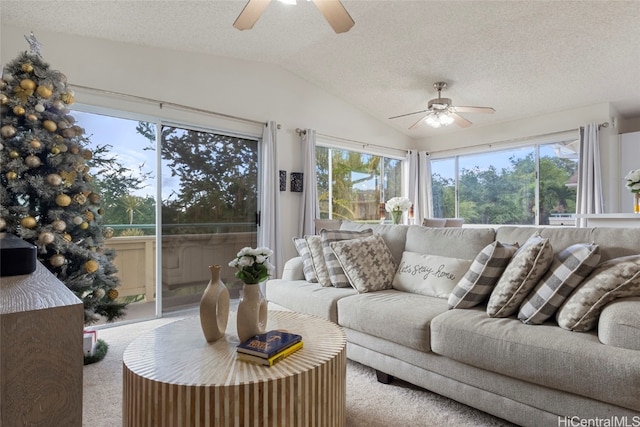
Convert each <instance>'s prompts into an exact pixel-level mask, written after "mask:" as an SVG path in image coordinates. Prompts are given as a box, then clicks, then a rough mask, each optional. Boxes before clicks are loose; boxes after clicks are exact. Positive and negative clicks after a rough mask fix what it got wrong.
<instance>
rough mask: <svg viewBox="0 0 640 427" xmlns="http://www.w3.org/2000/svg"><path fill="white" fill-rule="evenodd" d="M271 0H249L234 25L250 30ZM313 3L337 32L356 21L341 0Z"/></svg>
mask: <svg viewBox="0 0 640 427" xmlns="http://www.w3.org/2000/svg"><path fill="white" fill-rule="evenodd" d="M281 1H283V0H281ZM270 2H271V0H249V1H248V2H247V4H246V5H245V6H244V9H242V12H240V15H238V17H237V18H236V21H235V22H234V23H233V26H234V27H236V28H237V29H239V30H250V29H251V28H253V26H254V25H255V23H256V22H257V21H258V18H260V15H262V12H264V10H265V9H266V7H267V6H268V5H269V3H270ZM286 3H293V4H295V0H287V1H286ZM313 3H315V5H316V7H317V8H318V9H320V12H322V14H323V15H324V17H325V19H326V20H327V22H329V25H331V28H333V31H335V32H336V33H346V32H347V31H349V30H350V29H351V27H353V25H354V24H355V21H354V20H353V18H351V16H350V15H349V12H347V9H345V8H344V6H343V5H342V3H341V2H340V0H313Z"/></svg>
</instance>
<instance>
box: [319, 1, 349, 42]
mask: <svg viewBox="0 0 640 427" xmlns="http://www.w3.org/2000/svg"><path fill="white" fill-rule="evenodd" d="M313 2H314V3H315V5H316V6H317V8H318V9H320V12H322V14H323V15H324V17H325V19H326V20H327V22H329V25H331V28H333V31H335V32H336V33H338V34H339V33H346V32H347V31H349V30H350V29H351V27H353V26H354V24H355V21H354V20H353V18H351V15H349V12H347V9H345V8H344V6H343V5H342V3H341V2H340V0H313Z"/></svg>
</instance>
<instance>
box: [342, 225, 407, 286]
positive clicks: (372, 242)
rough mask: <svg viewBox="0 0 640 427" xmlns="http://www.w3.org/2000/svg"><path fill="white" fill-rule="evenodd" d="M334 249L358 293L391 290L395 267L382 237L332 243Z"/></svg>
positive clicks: (375, 236)
mask: <svg viewBox="0 0 640 427" xmlns="http://www.w3.org/2000/svg"><path fill="white" fill-rule="evenodd" d="M331 249H332V250H333V253H334V254H335V255H336V258H338V261H339V262H340V265H341V266H342V269H343V270H344V274H345V276H347V278H348V279H349V283H350V284H351V286H353V287H354V288H355V289H356V290H357V291H358V292H374V291H381V290H383V289H389V288H391V282H393V276H394V274H395V272H396V264H395V262H394V261H393V256H392V255H391V252H390V251H389V248H387V245H386V244H385V243H384V240H382V237H381V236H379V235H373V236H370V237H365V238H363V239H352V240H342V241H340V242H331Z"/></svg>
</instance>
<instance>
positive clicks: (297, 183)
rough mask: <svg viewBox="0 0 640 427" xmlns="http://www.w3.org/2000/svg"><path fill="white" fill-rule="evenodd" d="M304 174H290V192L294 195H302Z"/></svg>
mask: <svg viewBox="0 0 640 427" xmlns="http://www.w3.org/2000/svg"><path fill="white" fill-rule="evenodd" d="M303 179H304V173H302V172H291V191H292V192H294V193H302V182H303Z"/></svg>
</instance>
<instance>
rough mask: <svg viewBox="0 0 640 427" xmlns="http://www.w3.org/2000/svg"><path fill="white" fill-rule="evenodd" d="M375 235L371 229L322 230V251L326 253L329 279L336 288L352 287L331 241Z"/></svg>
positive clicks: (325, 259)
mask: <svg viewBox="0 0 640 427" xmlns="http://www.w3.org/2000/svg"><path fill="white" fill-rule="evenodd" d="M371 235H373V231H372V230H371V229H367V230H362V231H349V230H322V231H321V232H320V237H321V239H322V252H323V254H324V261H325V263H326V264H327V271H328V272H329V279H330V280H331V284H332V285H333V286H335V287H336V288H347V287H350V286H351V285H350V283H349V279H347V276H346V275H345V274H344V270H343V269H342V266H341V265H340V261H338V258H336V254H334V253H333V250H332V249H331V242H337V241H340V240H348V239H361V238H363V237H369V236H371Z"/></svg>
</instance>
